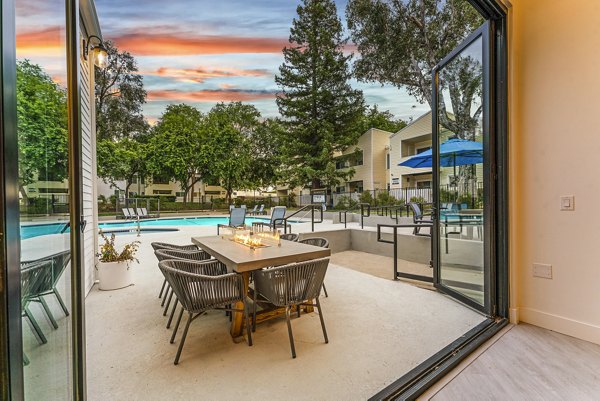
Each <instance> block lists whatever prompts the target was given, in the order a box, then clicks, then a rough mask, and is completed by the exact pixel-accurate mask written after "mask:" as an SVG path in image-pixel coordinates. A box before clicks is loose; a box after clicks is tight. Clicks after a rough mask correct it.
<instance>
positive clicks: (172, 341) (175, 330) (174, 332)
mask: <svg viewBox="0 0 600 401" xmlns="http://www.w3.org/2000/svg"><path fill="white" fill-rule="evenodd" d="M182 317H183V307H182V308H181V312H179V317H178V318H177V323H175V328H174V329H173V334H172V335H171V341H169V342H170V343H171V344H173V343H174V342H175V336H176V335H177V330H179V323H181V318H182Z"/></svg>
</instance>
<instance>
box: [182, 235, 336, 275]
mask: <svg viewBox="0 0 600 401" xmlns="http://www.w3.org/2000/svg"><path fill="white" fill-rule="evenodd" d="M192 242H193V243H194V244H196V245H198V246H199V247H200V248H202V249H203V250H205V251H206V252H208V253H209V254H210V255H211V256H213V257H215V258H216V259H218V260H220V261H221V262H223V263H225V265H227V267H228V268H229V269H231V270H233V271H236V272H238V273H242V272H247V271H252V270H258V269H262V268H264V267H269V266H280V265H284V264H287V263H294V262H304V261H306V260H311V259H318V258H325V257H328V256H330V255H331V250H330V249H328V248H321V247H318V246H313V245H307V244H302V243H299V242H294V241H286V240H281V246H277V245H272V246H269V247H267V248H257V249H254V250H253V249H250V248H249V247H247V246H245V245H242V244H238V243H237V242H234V241H231V240H229V239H223V238H221V237H220V236H210V237H193V238H192Z"/></svg>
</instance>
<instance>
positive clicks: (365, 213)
mask: <svg viewBox="0 0 600 401" xmlns="http://www.w3.org/2000/svg"><path fill="white" fill-rule="evenodd" d="M358 207H359V208H360V228H365V222H364V218H365V217H369V216H371V205H370V204H368V203H359V204H358ZM355 210H358V209H357V208H354V209H348V210H340V211H339V212H338V216H339V219H340V223H344V228H348V212H351V213H354V211H355ZM342 216H343V217H344V220H343V221H342Z"/></svg>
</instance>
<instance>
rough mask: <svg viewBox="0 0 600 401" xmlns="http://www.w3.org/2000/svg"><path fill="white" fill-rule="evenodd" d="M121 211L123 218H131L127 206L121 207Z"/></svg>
mask: <svg viewBox="0 0 600 401" xmlns="http://www.w3.org/2000/svg"><path fill="white" fill-rule="evenodd" d="M121 211H122V212H123V218H124V219H125V220H129V219H131V213H129V209H128V208H123V209H121Z"/></svg>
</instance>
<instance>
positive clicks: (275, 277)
mask: <svg viewBox="0 0 600 401" xmlns="http://www.w3.org/2000/svg"><path fill="white" fill-rule="evenodd" d="M328 264H329V258H321V259H314V260H309V261H307V262H301V263H292V264H289V265H284V266H278V267H272V268H269V269H264V270H257V271H255V272H254V291H255V297H256V298H255V299H259V297H260V296H262V297H264V298H266V299H267V301H269V302H270V303H272V304H274V305H275V306H278V307H285V318H286V321H287V327H288V335H289V337H290V347H291V349H292V358H295V357H296V347H295V346H294V335H293V334H292V324H291V322H290V313H291V309H292V307H294V306H296V307H297V308H300V307H301V306H303V305H305V306H316V307H317V309H318V311H319V319H320V320H321V328H322V329H323V337H324V338H325V343H326V344H327V343H328V342H329V339H328V338H327V330H326V329H325V321H324V320H323V311H322V309H321V303H320V302H319V292H320V290H321V286H322V285H323V279H324V278H325V273H327V265H328ZM313 299H314V300H315V301H316V304H313V303H309V301H310V300H313ZM252 323H253V326H254V327H255V326H256V302H255V303H254V308H253V310H252Z"/></svg>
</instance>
